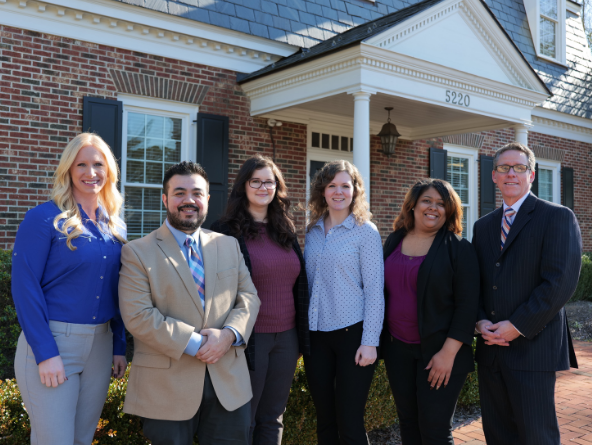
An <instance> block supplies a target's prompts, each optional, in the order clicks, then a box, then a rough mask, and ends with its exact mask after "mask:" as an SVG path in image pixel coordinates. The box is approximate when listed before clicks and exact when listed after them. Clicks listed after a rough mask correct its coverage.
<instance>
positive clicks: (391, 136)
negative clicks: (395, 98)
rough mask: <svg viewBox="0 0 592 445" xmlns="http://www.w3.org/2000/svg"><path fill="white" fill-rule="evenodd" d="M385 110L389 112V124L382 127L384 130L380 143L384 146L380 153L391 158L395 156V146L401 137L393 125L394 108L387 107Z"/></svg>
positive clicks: (381, 131)
mask: <svg viewBox="0 0 592 445" xmlns="http://www.w3.org/2000/svg"><path fill="white" fill-rule="evenodd" d="M384 109H385V110H387V111H388V122H387V123H386V124H384V125H383V126H382V130H380V133H378V136H380V142H381V144H382V150H381V151H380V152H381V153H382V154H384V155H386V156H387V157H389V158H390V157H391V155H394V154H395V146H396V145H397V141H398V140H399V136H401V135H400V134H399V132H398V131H397V127H395V124H392V123H391V110H392V109H393V107H385V108H384Z"/></svg>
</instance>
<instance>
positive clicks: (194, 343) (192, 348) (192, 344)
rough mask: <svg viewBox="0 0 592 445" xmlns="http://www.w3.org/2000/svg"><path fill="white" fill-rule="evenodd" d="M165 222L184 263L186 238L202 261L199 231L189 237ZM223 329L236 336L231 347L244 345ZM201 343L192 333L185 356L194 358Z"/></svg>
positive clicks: (239, 338) (233, 330)
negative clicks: (191, 240)
mask: <svg viewBox="0 0 592 445" xmlns="http://www.w3.org/2000/svg"><path fill="white" fill-rule="evenodd" d="M165 222H166V225H167V227H168V228H169V230H170V231H171V233H172V234H173V236H174V237H175V241H177V244H178V245H179V248H180V249H181V253H183V256H184V257H185V261H187V263H188V264H189V260H188V258H189V248H188V247H187V246H186V245H185V240H186V239H187V237H188V236H189V237H191V238H193V240H194V241H195V245H196V246H197V253H198V254H199V257H200V258H201V259H202V261H203V255H202V253H201V242H200V240H199V231H200V229H199V228H198V229H197V230H196V231H195V232H193V233H192V234H191V235H189V234H187V233H185V232H181V231H180V230H177V229H175V228H174V227H173V226H171V224H170V223H169V220H168V219H167V220H166V221H165ZM224 329H230V330H231V331H232V332H234V335H235V336H236V341H235V342H234V343H233V344H232V346H240V345H242V344H243V343H244V342H243V338H242V336H241V335H240V334H239V333H238V331H237V330H236V329H234V328H233V327H232V326H224ZM201 341H202V335H201V334H198V333H197V332H194V333H192V334H191V338H190V339H189V343H187V346H186V347H185V351H184V353H185V354H187V355H191V356H195V354H197V351H199V348H200V347H201Z"/></svg>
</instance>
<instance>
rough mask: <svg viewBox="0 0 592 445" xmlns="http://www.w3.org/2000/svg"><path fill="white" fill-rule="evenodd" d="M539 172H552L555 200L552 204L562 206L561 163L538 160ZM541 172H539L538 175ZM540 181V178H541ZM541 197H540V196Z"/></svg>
mask: <svg viewBox="0 0 592 445" xmlns="http://www.w3.org/2000/svg"><path fill="white" fill-rule="evenodd" d="M536 161H537V164H538V165H539V170H540V169H543V170H551V177H552V178H553V199H552V202H554V203H556V204H561V162H559V161H551V160H548V159H542V158H537V160H536ZM538 173H539V172H538V171H537V172H536V174H538ZM539 180H540V178H539ZM540 187H541V186H540V182H539V191H540ZM539 197H540V196H539Z"/></svg>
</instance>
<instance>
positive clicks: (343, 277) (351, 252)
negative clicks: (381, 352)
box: [304, 214, 384, 346]
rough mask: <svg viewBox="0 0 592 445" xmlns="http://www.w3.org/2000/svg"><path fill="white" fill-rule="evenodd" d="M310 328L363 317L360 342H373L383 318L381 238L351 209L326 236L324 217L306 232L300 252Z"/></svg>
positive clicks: (319, 328)
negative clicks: (302, 255)
mask: <svg viewBox="0 0 592 445" xmlns="http://www.w3.org/2000/svg"><path fill="white" fill-rule="evenodd" d="M304 258H305V262H306V274H307V276H308V290H309V293H310V308H309V311H308V316H309V325H310V330H311V331H325V332H326V331H334V330H337V329H342V328H345V327H347V326H351V325H353V324H356V323H358V322H360V321H362V320H363V321H364V331H363V334H362V345H366V346H378V341H379V338H380V332H381V331H382V324H383V320H384V290H383V289H384V261H383V259H382V240H381V239H380V234H379V233H378V229H377V228H376V226H375V225H374V224H372V223H371V222H365V223H364V224H362V225H361V226H358V225H357V224H356V222H355V219H354V216H353V214H350V215H349V216H348V217H347V218H346V219H345V221H343V222H342V223H341V224H339V225H337V226H335V227H333V228H332V229H331V230H329V232H328V233H327V236H326V237H325V226H324V221H323V218H321V219H320V220H319V222H318V223H317V224H316V225H314V226H313V227H311V229H310V230H309V231H308V233H307V234H306V248H305V251H304Z"/></svg>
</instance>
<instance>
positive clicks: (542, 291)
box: [473, 193, 582, 371]
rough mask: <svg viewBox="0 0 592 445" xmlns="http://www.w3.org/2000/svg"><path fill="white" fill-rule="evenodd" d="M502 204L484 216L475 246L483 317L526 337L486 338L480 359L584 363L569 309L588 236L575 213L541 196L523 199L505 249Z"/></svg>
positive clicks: (546, 366)
mask: <svg viewBox="0 0 592 445" xmlns="http://www.w3.org/2000/svg"><path fill="white" fill-rule="evenodd" d="M502 214H503V207H500V208H498V209H496V210H495V211H493V212H491V213H490V214H488V215H486V216H484V217H483V218H481V219H479V220H478V221H477V222H476V223H475V228H474V230H473V245H474V246H475V250H476V251H477V257H478V259H479V267H480V269H481V292H480V304H479V320H483V319H487V320H490V321H492V322H494V323H496V322H498V321H502V320H509V321H510V322H511V323H512V324H513V325H514V326H515V327H516V329H518V330H519V331H520V332H521V333H522V334H524V337H523V336H520V337H518V338H516V339H515V340H513V341H512V342H511V343H510V346H495V345H493V346H487V345H485V343H484V341H483V339H482V338H481V337H479V339H478V342H477V353H476V358H477V362H478V363H479V364H483V365H491V364H492V363H493V360H494V359H495V358H496V357H497V359H498V360H500V361H501V362H503V363H504V364H505V365H506V366H508V367H509V368H510V369H516V370H522V371H561V370H565V369H569V366H570V363H571V366H572V367H577V362H576V360H575V353H574V352H573V345H572V342H571V335H570V333H569V328H568V326H567V318H566V316H565V309H564V308H563V306H564V305H565V303H567V301H568V300H569V299H570V298H571V296H572V294H573V292H574V290H575V288H576V286H577V283H578V278H579V274H580V266H581V260H582V238H581V235H580V227H579V226H578V222H577V220H576V217H575V215H574V214H573V212H572V211H571V210H570V209H568V208H567V207H563V206H560V205H557V204H553V203H550V202H547V201H544V200H542V199H538V198H537V197H536V196H535V195H533V194H532V193H531V194H530V196H528V197H527V198H526V200H525V201H524V202H523V203H522V206H521V207H520V210H519V211H518V214H517V215H516V218H515V219H514V223H513V224H512V227H511V229H510V233H509V234H508V238H507V239H506V243H505V245H504V249H503V250H500V233H501V225H502Z"/></svg>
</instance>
